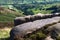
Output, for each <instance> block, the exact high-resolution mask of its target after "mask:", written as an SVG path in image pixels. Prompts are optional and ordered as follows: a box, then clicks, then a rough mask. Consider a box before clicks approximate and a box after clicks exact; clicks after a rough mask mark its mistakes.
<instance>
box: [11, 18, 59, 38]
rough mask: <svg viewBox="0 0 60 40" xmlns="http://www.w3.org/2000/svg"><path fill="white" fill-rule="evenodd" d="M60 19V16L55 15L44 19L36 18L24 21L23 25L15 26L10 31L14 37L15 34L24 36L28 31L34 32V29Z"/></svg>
mask: <svg viewBox="0 0 60 40" xmlns="http://www.w3.org/2000/svg"><path fill="white" fill-rule="evenodd" d="M58 21H60V17H53V18H47V19H42V20H36V21H33V22H27V23H23V24H21V25H18V26H16V27H14V28H13V29H12V30H11V32H10V37H11V38H12V39H13V37H14V36H16V35H17V36H20V37H21V36H24V35H26V34H28V33H32V32H33V31H36V30H38V29H40V28H42V27H44V26H45V25H48V24H52V23H55V22H58Z"/></svg>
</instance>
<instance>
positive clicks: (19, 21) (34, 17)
mask: <svg viewBox="0 0 60 40" xmlns="http://www.w3.org/2000/svg"><path fill="white" fill-rule="evenodd" d="M56 16H60V14H37V15H29V16H25V17H16V18H15V20H14V25H15V26H17V25H20V24H23V23H26V22H32V21H35V20H40V19H46V18H52V17H56Z"/></svg>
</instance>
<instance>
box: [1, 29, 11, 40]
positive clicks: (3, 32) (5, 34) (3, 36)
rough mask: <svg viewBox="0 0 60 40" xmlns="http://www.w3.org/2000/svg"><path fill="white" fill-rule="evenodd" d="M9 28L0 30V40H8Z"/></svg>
mask: <svg viewBox="0 0 60 40" xmlns="http://www.w3.org/2000/svg"><path fill="white" fill-rule="evenodd" d="M10 29H11V28H5V29H0V40H9V37H10V35H9V32H10Z"/></svg>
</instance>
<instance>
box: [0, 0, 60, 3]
mask: <svg viewBox="0 0 60 40" xmlns="http://www.w3.org/2000/svg"><path fill="white" fill-rule="evenodd" d="M40 2H60V0H0V4H21V3H40Z"/></svg>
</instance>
